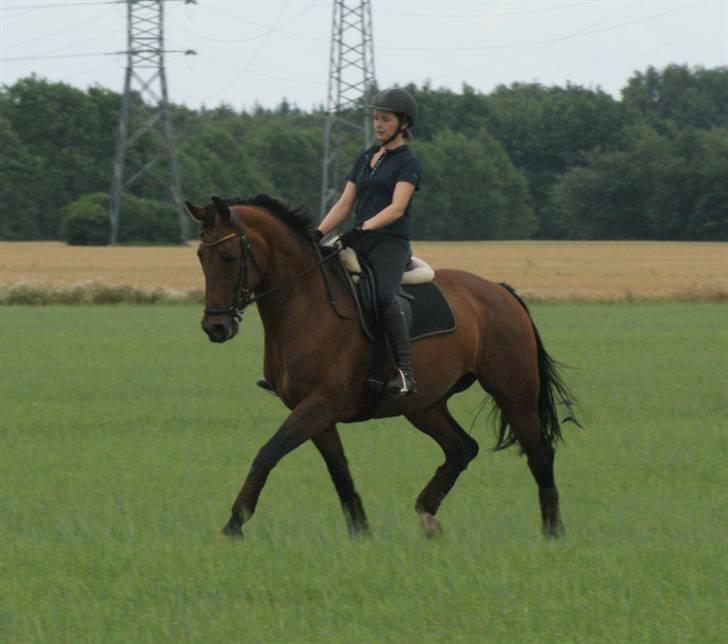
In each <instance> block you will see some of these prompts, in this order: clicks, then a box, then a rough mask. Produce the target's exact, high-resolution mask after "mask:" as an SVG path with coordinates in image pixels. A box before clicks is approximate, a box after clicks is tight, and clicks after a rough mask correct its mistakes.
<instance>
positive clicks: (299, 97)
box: [0, 0, 728, 109]
mask: <svg viewBox="0 0 728 644" xmlns="http://www.w3.org/2000/svg"><path fill="white" fill-rule="evenodd" d="M332 7H333V3H332V2H331V0H319V1H315V2H310V1H307V0H296V1H289V2H283V1H280V0H265V1H264V2H255V1H248V0H198V4H196V5H185V4H184V3H183V2H182V1H180V0H177V1H172V2H168V3H167V5H166V7H165V10H166V47H167V48H168V49H194V50H196V51H197V56H184V55H182V54H175V53H170V54H168V55H167V72H168V77H169V90H170V97H171V99H172V100H173V101H174V102H176V103H185V104H187V105H189V106H190V107H194V108H197V107H199V106H200V105H202V104H205V105H207V106H208V107H211V106H214V105H217V104H219V103H221V102H225V103H227V104H229V105H232V106H233V107H235V108H237V109H240V108H251V107H252V106H253V105H254V104H255V103H256V102H258V103H260V104H262V105H264V106H266V107H274V106H275V105H277V104H278V103H279V102H280V101H281V100H282V99H283V98H284V97H285V98H287V99H288V100H289V101H290V102H292V103H295V104H297V105H298V106H300V107H302V108H304V109H310V108H311V107H313V106H315V105H321V104H325V102H326V93H327V80H328V75H329V69H328V66H329V51H330V45H329V42H330V38H331V22H332ZM372 16H373V32H374V47H375V69H376V76H377V80H378V82H379V85H380V86H381V87H385V86H389V85H392V84H395V83H399V84H404V83H407V82H415V83H417V84H422V83H424V82H426V81H428V80H429V81H430V83H431V85H432V86H433V87H448V88H450V89H453V90H455V91H460V89H461V87H462V84H463V83H467V84H469V85H471V86H473V87H475V88H476V89H477V90H479V91H482V92H486V93H487V92H490V91H491V90H492V89H493V88H494V87H496V86H497V85H499V84H510V83H513V82H532V81H534V82H539V83H542V84H544V85H560V86H563V85H565V84H566V83H567V82H570V83H572V84H577V85H581V86H585V87H590V88H596V87H601V88H602V89H603V90H605V91H607V92H609V93H611V94H612V95H614V96H615V97H617V98H618V97H619V91H620V89H621V88H622V87H623V86H624V85H625V83H626V81H627V79H628V78H629V77H630V76H631V75H632V74H633V72H634V71H636V70H645V69H646V68H647V67H648V66H649V65H654V66H656V67H658V68H662V67H664V66H666V65H668V64H670V63H678V64H689V65H691V66H695V65H702V66H704V67H717V66H722V65H728V0H707V1H695V0H692V1H675V2H662V1H652V2H651V1H645V0H642V1H641V2H615V1H612V0H590V1H582V2H569V1H564V2H550V1H542V2H516V1H510V2H484V1H475V0H474V1H470V2H457V1H453V0H448V1H445V2H443V1H439V0H438V1H434V0H433V1H430V2H423V1H413V2H394V1H388V0H373V2H372ZM0 23H1V24H0V80H1V82H2V83H4V84H12V83H13V82H15V81H16V80H17V79H18V78H21V77H23V76H27V75H29V74H31V73H33V72H34V73H36V74H37V75H39V76H42V77H45V78H48V79H50V80H53V81H64V82H67V83H70V84H72V85H76V86H78V87H81V88H86V87H88V86H90V85H94V84H99V85H102V86H104V87H108V88H110V89H112V90H114V91H121V90H122V87H123V70H124V66H125V64H126V58H125V57H124V56H103V55H99V56H95V55H94V54H102V53H107V52H116V51H122V50H124V49H126V46H127V43H126V5H125V4H119V3H113V2H109V1H108V0H107V1H106V2H104V1H98V2H93V1H90V0H67V1H64V2H61V1H58V0H0ZM59 56H64V57H63V58H59ZM70 56H74V57H70ZM28 58H34V59H28ZM19 59H24V60H19Z"/></svg>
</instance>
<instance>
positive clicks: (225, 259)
mask: <svg viewBox="0 0 728 644" xmlns="http://www.w3.org/2000/svg"><path fill="white" fill-rule="evenodd" d="M222 261H223V262H225V263H226V264H232V263H233V262H234V261H235V255H230V254H229V253H225V255H223V256H222Z"/></svg>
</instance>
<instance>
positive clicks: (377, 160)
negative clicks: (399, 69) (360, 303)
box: [318, 87, 422, 398]
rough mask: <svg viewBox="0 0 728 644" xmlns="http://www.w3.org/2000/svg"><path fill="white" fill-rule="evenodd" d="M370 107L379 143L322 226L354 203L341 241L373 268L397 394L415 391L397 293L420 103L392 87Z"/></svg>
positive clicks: (414, 181)
mask: <svg viewBox="0 0 728 644" xmlns="http://www.w3.org/2000/svg"><path fill="white" fill-rule="evenodd" d="M371 107H372V108H373V110H374V112H373V121H374V134H375V136H376V139H377V141H378V143H377V145H375V146H373V147H371V148H369V149H368V150H367V151H366V152H364V153H363V154H361V155H360V156H359V158H358V159H357V160H356V163H355V164H354V167H353V168H352V170H351V172H350V173H349V175H348V176H347V181H346V186H345V187H344V192H343V193H342V195H341V197H340V198H339V200H338V201H337V202H336V203H335V204H334V206H333V207H332V208H331V210H329V212H328V214H327V215H326V217H325V218H324V220H323V221H322V222H321V224H320V225H319V228H318V230H319V232H320V235H321V236H323V235H326V234H327V233H329V232H330V231H331V230H333V229H334V228H336V227H337V226H338V225H340V224H341V223H342V222H343V221H344V220H345V219H346V217H347V216H348V214H349V213H350V212H351V210H352V208H353V209H354V214H355V217H356V220H355V227H354V228H352V229H351V230H349V231H347V232H346V233H344V234H343V235H342V236H341V242H342V244H343V245H344V246H351V247H353V248H354V249H355V250H356V252H357V253H358V254H360V255H362V256H364V257H365V258H366V260H367V261H368V262H369V264H370V265H371V267H372V269H373V271H374V275H375V279H376V290H377V307H378V310H379V312H380V315H381V318H382V320H383V322H384V330H385V333H386V335H387V337H388V338H389V341H390V343H391V345H392V348H393V351H394V357H395V362H396V365H395V366H396V370H395V374H394V375H393V377H392V379H391V380H390V381H389V383H387V392H388V393H389V394H390V395H391V396H392V397H395V398H399V397H400V396H406V395H408V394H413V393H415V392H416V391H417V386H416V384H415V379H414V375H413V373H412V363H411V357H410V338H409V328H408V324H407V319H406V316H405V313H404V311H403V309H402V306H401V303H400V301H399V298H397V297H395V294H396V292H397V289H398V287H399V283H400V280H401V279H402V273H403V272H404V269H405V266H406V264H407V261H408V259H409V256H410V244H409V235H410V205H411V201H412V196H413V195H414V192H415V190H418V189H419V185H420V181H421V178H422V170H421V168H420V164H419V162H418V161H417V158H416V157H415V155H414V154H413V152H412V150H411V149H410V148H409V146H408V145H407V141H408V140H409V139H410V138H411V134H410V129H411V128H412V127H413V126H414V124H415V121H416V118H417V103H416V102H415V99H414V98H413V97H412V95H411V94H409V92H407V91H406V90H404V89H400V88H398V87H394V88H390V89H385V90H384V91H382V92H380V93H379V94H377V96H376V97H375V99H374V103H373V105H372V106H371Z"/></svg>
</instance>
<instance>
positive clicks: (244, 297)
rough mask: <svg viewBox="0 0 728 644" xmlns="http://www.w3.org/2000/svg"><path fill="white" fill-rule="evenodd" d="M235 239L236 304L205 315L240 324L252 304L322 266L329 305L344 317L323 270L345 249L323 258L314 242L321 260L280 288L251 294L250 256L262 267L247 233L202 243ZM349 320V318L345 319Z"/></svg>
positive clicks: (211, 243)
mask: <svg viewBox="0 0 728 644" xmlns="http://www.w3.org/2000/svg"><path fill="white" fill-rule="evenodd" d="M234 237H238V238H239V239H240V274H239V277H238V284H237V287H236V289H235V291H236V297H237V300H236V302H235V303H234V304H233V305H232V306H229V307H228V308H226V309H209V308H205V310H204V314H205V315H230V316H232V317H233V318H234V319H235V320H237V321H238V322H240V320H242V319H243V312H244V311H245V309H246V308H247V307H248V306H250V305H251V304H255V303H256V302H257V301H258V300H262V299H263V298H264V297H267V296H268V295H272V294H273V293H276V292H278V291H281V290H283V289H284V288H287V287H289V286H291V285H292V284H294V283H295V282H297V281H298V280H299V279H301V278H302V277H304V276H305V275H308V274H309V273H310V272H311V271H313V270H314V269H316V268H318V267H319V266H321V267H322V268H321V272H322V274H323V278H324V283H325V284H326V291H327V293H328V297H329V303H330V304H331V306H332V308H333V309H334V311H335V312H336V314H337V315H338V316H339V317H344V316H342V314H341V313H339V311H338V310H337V308H336V301H335V300H334V299H333V296H332V295H331V289H330V286H329V282H328V279H327V276H326V273H325V272H324V270H323V265H324V264H325V263H326V262H328V261H329V260H330V259H331V258H332V257H338V255H339V253H340V252H341V251H342V250H343V247H341V248H337V249H336V250H334V251H333V252H332V253H331V254H329V255H327V256H326V257H323V256H322V255H321V251H320V250H319V248H318V245H317V244H316V242H312V244H313V246H314V249H315V251H316V255H317V257H318V258H319V259H318V261H316V262H314V263H313V264H311V265H310V266H308V267H306V268H305V269H304V270H302V271H300V272H299V273H296V275H294V276H293V277H291V278H290V279H288V280H287V281H285V282H284V283H283V284H279V285H278V286H275V287H273V288H270V289H268V290H267V291H263V292H262V293H255V292H251V291H250V290H249V289H248V288H247V287H246V286H245V283H246V282H247V278H248V259H247V258H248V256H249V257H250V259H251V260H252V261H253V264H255V268H256V269H257V270H258V272H259V273H260V272H261V271H260V266H259V265H258V262H257V261H256V259H255V255H253V249H252V247H251V246H250V243H249V242H248V238H247V237H246V236H245V232H244V231H243V232H241V233H238V232H234V233H230V234H229V235H224V236H223V237H220V238H219V239H215V240H214V241H211V242H205V241H203V242H201V244H202V245H203V246H208V247H210V246H217V245H218V244H221V243H222V242H224V241H227V240H228V239H233V238H234ZM344 319H348V318H344Z"/></svg>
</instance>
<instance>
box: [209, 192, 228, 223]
mask: <svg viewBox="0 0 728 644" xmlns="http://www.w3.org/2000/svg"><path fill="white" fill-rule="evenodd" d="M212 205H213V206H215V212H216V213H217V214H218V215H220V219H222V220H223V221H224V222H225V223H230V206H228V205H227V204H226V203H225V201H223V200H222V199H220V197H213V198H212Z"/></svg>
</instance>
